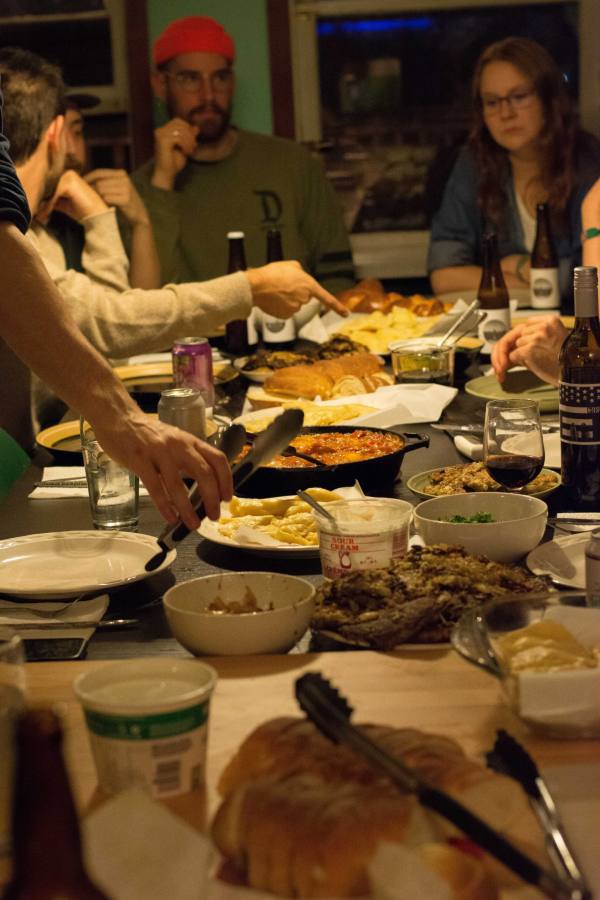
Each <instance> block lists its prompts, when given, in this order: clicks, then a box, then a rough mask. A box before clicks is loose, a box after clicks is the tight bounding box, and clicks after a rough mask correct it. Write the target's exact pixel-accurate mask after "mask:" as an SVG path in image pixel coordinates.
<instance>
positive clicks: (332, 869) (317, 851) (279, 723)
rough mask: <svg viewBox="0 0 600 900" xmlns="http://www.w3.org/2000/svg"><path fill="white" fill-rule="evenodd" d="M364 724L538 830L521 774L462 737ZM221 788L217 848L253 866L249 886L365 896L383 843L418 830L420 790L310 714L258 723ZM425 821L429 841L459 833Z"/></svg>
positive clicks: (442, 777) (453, 788)
mask: <svg viewBox="0 0 600 900" xmlns="http://www.w3.org/2000/svg"><path fill="white" fill-rule="evenodd" d="M363 728H364V730H365V732H366V733H367V734H368V735H369V736H370V737H371V738H372V739H373V740H375V741H376V742H377V743H378V744H380V745H381V746H382V747H383V748H384V749H386V750H387V751H388V753H390V754H391V755H392V756H395V757H397V758H399V759H402V760H404V762H405V763H406V764H407V765H409V766H410V767H411V768H413V769H415V771H417V772H418V773H419V774H420V775H421V776H422V777H423V778H424V779H426V780H427V781H429V782H431V783H432V784H434V785H436V786H437V787H440V788H442V789H443V790H445V791H447V792H448V793H450V794H452V795H453V796H454V797H456V798H457V799H458V800H460V801H461V802H463V803H464V804H465V805H466V806H468V807H469V808H471V809H473V810H474V811H476V812H477V813H478V814H480V815H481V816H482V818H485V819H486V820H487V821H488V822H490V824H492V825H493V826H494V827H495V828H497V829H498V830H500V831H505V832H506V833H510V834H511V837H514V836H515V835H516V834H517V832H520V833H521V834H524V835H526V834H528V833H529V834H530V835H531V833H533V834H535V833H536V826H535V824H534V820H533V817H532V814H531V812H530V810H529V807H528V805H527V801H526V799H525V796H524V794H523V792H522V791H521V789H520V788H519V786H518V785H517V784H516V782H514V781H512V780H511V779H509V778H505V777H504V776H501V775H498V774H496V773H495V772H492V771H490V770H488V769H485V768H484V767H483V766H481V765H479V764H478V763H477V762H475V761H474V760H472V759H469V758H468V757H467V756H466V755H465V754H464V752H463V750H462V749H461V747H460V746H459V745H458V744H457V743H456V742H455V741H453V740H450V739H449V738H445V737H441V736H438V735H429V734H423V733H422V732H420V731H417V730H415V729H410V728H406V729H397V728H391V727H387V726H381V725H365V726H363ZM218 787H219V791H220V793H221V795H222V796H223V797H224V798H225V799H224V802H223V804H222V806H221V808H220V809H219V811H218V813H217V816H216V818H215V821H214V824H213V837H214V839H215V842H216V844H217V847H218V848H219V850H220V851H221V852H222V853H223V854H224V855H225V856H226V857H227V858H228V859H232V860H234V861H235V862H236V864H237V865H238V866H239V867H241V868H242V869H244V870H245V873H246V877H247V880H248V883H249V884H250V886H252V887H255V888H259V889H266V890H272V891H275V893H279V894H280V895H281V896H286V897H326V896H331V897H346V896H355V895H360V893H362V892H364V891H365V889H366V878H367V875H366V868H367V866H368V864H369V861H370V859H371V857H372V856H373V854H374V852H375V850H376V848H377V846H378V844H379V843H380V842H381V841H391V842H402V841H407V840H409V838H410V836H411V832H412V830H413V824H414V818H415V800H414V798H413V797H412V796H409V795H406V794H403V793H402V792H401V791H399V790H398V789H397V787H395V786H392V785H391V784H390V782H389V780H388V779H387V778H386V776H385V775H383V774H381V773H380V772H379V771H378V770H376V769H374V768H372V767H371V766H370V765H369V763H368V762H367V761H366V760H365V759H363V757H361V756H359V755H357V754H355V753H354V752H353V751H352V750H350V749H349V748H348V747H346V746H343V745H340V746H336V745H334V744H332V743H331V742H330V741H329V740H327V739H326V738H325V737H323V736H322V735H321V734H320V733H319V732H318V731H317V730H316V729H315V727H314V726H313V725H312V723H310V722H309V721H307V720H306V719H298V718H279V719H273V720H271V721H269V722H265V723H264V724H263V725H261V726H260V727H259V728H257V729H256V730H255V731H253V732H252V733H251V734H250V735H249V736H248V737H247V738H246V740H245V741H244V742H243V744H242V745H241V747H240V748H239V750H238V752H237V753H236V755H235V756H234V757H233V759H232V760H231V762H230V763H229V765H228V766H227V767H226V768H225V770H224V772H223V773H222V775H221V778H220V780H219V785H218ZM427 821H428V823H429V826H430V828H431V833H432V835H433V837H432V838H431V840H434V841H438V840H443V838H444V837H445V836H453V835H456V834H457V831H456V830H455V829H454V828H453V827H452V826H451V825H450V824H449V823H448V822H446V821H445V820H442V819H441V818H438V817H437V816H435V815H434V814H429V813H427ZM413 837H414V835H413ZM419 842H422V837H421V841H419ZM527 849H528V850H529V849H530V848H527ZM467 896H468V895H465V898H466V897H467ZM491 896H493V895H491Z"/></svg>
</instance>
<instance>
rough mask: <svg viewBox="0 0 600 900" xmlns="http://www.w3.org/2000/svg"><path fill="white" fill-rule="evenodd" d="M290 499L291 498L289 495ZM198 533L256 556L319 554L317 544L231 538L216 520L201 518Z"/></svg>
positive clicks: (308, 555)
mask: <svg viewBox="0 0 600 900" xmlns="http://www.w3.org/2000/svg"><path fill="white" fill-rule="evenodd" d="M290 499H292V498H291V497H290ZM198 533H199V534H201V535H202V537H203V538H206V539H207V540H209V541H212V543H213V544H221V545H222V546H223V547H232V548H235V549H236V550H250V551H252V553H256V554H257V555H258V556H266V557H278V556H281V555H282V554H283V555H285V556H286V557H288V558H292V559H295V558H298V557H301V558H302V559H311V558H315V557H317V556H318V555H319V547H318V545H315V546H314V547H302V546H299V545H298V544H277V545H275V544H273V545H272V546H268V545H267V544H255V543H253V542H252V541H244V540H233V538H230V537H226V536H225V535H224V534H221V532H220V531H219V528H218V524H217V522H213V521H212V519H202V522H201V524H200V528H199V529H198Z"/></svg>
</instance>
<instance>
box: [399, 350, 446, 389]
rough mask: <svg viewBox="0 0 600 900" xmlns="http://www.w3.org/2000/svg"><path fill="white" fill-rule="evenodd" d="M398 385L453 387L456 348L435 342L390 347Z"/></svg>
mask: <svg viewBox="0 0 600 900" xmlns="http://www.w3.org/2000/svg"><path fill="white" fill-rule="evenodd" d="M390 350H391V354H392V369H393V371H394V376H395V378H396V382H397V384H447V385H450V384H452V381H453V378H454V347H453V346H452V345H444V346H443V347H440V346H439V344H437V343H435V342H432V341H414V340H412V341H399V342H397V343H395V344H392V345H391V346H390Z"/></svg>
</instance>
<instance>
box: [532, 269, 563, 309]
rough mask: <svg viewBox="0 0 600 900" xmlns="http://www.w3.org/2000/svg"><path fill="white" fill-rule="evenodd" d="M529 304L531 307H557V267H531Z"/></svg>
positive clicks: (558, 300)
mask: <svg viewBox="0 0 600 900" xmlns="http://www.w3.org/2000/svg"><path fill="white" fill-rule="evenodd" d="M529 284H530V285H531V306H532V308H533V309H558V308H559V307H560V293H559V290H558V269H534V268H532V269H531V273H530V275H529Z"/></svg>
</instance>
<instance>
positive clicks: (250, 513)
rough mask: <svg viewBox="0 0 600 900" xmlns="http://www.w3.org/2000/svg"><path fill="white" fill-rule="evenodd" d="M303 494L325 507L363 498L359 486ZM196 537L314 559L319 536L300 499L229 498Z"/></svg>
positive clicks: (266, 553) (264, 553)
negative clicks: (308, 495) (217, 515)
mask: <svg viewBox="0 0 600 900" xmlns="http://www.w3.org/2000/svg"><path fill="white" fill-rule="evenodd" d="M306 493H307V494H310V496H311V497H312V498H313V499H314V500H317V502H318V503H322V504H323V506H325V507H327V504H328V503H332V502H334V501H336V500H352V499H360V498H364V494H363V492H362V490H361V489H360V485H359V484H358V483H356V484H355V485H354V487H346V488H338V489H337V490H335V491H328V490H326V489H325V488H319V487H314V488H308V489H307V491H306ZM198 532H199V534H200V535H201V536H202V537H204V538H206V539H207V540H209V541H212V542H213V543H215V544H221V545H223V546H225V547H232V548H233V547H235V548H236V549H238V550H250V551H252V552H254V553H258V554H260V555H262V556H279V555H280V554H281V553H284V554H285V555H286V556H290V557H304V558H306V557H316V556H318V555H319V534H318V531H317V526H316V524H315V520H314V516H313V513H312V509H311V507H310V506H309V505H308V503H306V502H305V501H304V500H301V499H300V497H297V496H295V495H290V496H287V497H265V498H263V499H260V498H256V499H254V498H246V497H233V498H232V499H231V500H230V502H229V503H222V504H221V516H220V518H219V520H218V521H216V522H214V521H212V520H211V519H203V520H202V523H201V525H200V528H199V529H198Z"/></svg>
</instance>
